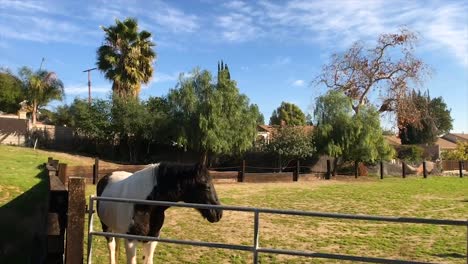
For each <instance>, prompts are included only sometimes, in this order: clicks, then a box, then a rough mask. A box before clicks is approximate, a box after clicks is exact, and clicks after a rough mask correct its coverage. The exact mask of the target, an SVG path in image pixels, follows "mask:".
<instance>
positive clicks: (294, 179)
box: [293, 160, 301, 181]
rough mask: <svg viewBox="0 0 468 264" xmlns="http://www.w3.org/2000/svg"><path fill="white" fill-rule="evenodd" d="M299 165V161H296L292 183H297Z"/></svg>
mask: <svg viewBox="0 0 468 264" xmlns="http://www.w3.org/2000/svg"><path fill="white" fill-rule="evenodd" d="M300 168H301V166H300V164H299V160H298V161H296V168H295V170H294V172H293V181H297V180H298V179H299V172H300Z"/></svg>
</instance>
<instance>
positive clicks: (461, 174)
mask: <svg viewBox="0 0 468 264" xmlns="http://www.w3.org/2000/svg"><path fill="white" fill-rule="evenodd" d="M458 169H459V171H460V178H463V161H462V160H459V161H458Z"/></svg>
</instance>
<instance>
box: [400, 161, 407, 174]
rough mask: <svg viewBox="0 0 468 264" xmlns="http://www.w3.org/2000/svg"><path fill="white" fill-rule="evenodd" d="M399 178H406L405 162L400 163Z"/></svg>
mask: <svg viewBox="0 0 468 264" xmlns="http://www.w3.org/2000/svg"><path fill="white" fill-rule="evenodd" d="M401 177H402V178H406V167H405V162H404V161H402V162H401Z"/></svg>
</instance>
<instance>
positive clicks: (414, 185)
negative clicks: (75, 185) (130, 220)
mask: <svg viewBox="0 0 468 264" xmlns="http://www.w3.org/2000/svg"><path fill="white" fill-rule="evenodd" d="M49 156H53V157H54V158H57V159H59V160H60V161H61V162H66V163H68V164H69V165H78V164H80V161H79V160H77V159H74V158H73V157H70V156H68V155H61V154H57V153H52V154H51V153H48V152H43V151H34V150H31V149H27V148H18V147H10V146H2V145H0V160H1V161H2V165H3V166H2V167H0V206H1V207H0V216H1V217H0V234H2V235H1V236H0V263H28V262H29V259H30V254H31V249H33V248H35V247H37V246H38V245H37V244H33V239H34V232H36V230H35V227H36V226H37V225H38V222H37V216H38V212H40V210H41V209H43V208H44V205H45V202H46V201H45V195H44V194H45V190H46V187H47V185H46V181H45V180H44V179H45V175H41V174H40V172H41V170H40V169H39V167H38V166H39V165H41V164H43V163H44V162H45V161H46V160H47V157H49ZM216 188H217V191H218V195H219V197H220V198H221V201H222V203H223V204H227V205H244V206H252V207H267V208H282V209H298V210H307V211H323V212H339V213H353V214H354V213H359V214H376V215H388V216H406V217H428V218H446V219H465V220H466V218H467V217H468V179H467V178H466V177H465V178H463V179H460V178H458V177H436V176H429V178H428V179H422V177H418V178H416V177H412V178H407V179H400V178H391V177H389V178H386V179H384V180H383V181H380V180H377V179H375V178H370V179H369V181H354V180H352V179H350V180H349V181H333V180H332V181H311V182H297V183H275V184H273V183H272V184H218V185H216ZM94 193H95V186H87V194H88V195H90V194H94ZM94 224H95V227H96V229H98V230H99V229H100V225H99V222H98V219H97V218H96V220H95V223H94ZM260 228H261V229H260V246H262V247H274V248H282V249H295V250H309V251H315V252H325V253H337V254H351V255H365V256H374V257H384V258H395V259H406V260H416V261H432V262H438V263H466V254H467V253H466V236H467V234H466V227H451V226H432V225H421V224H401V223H384V222H371V221H352V220H335V219H325V218H306V217H295V216H274V215H263V214H262V215H261V217H260ZM162 237H165V238H176V239H187V240H201V241H209V242H222V243H232V244H242V245H252V241H253V215H252V214H248V213H238V212H229V211H225V212H224V216H223V219H222V220H221V221H220V222H219V223H215V224H210V223H208V222H207V221H205V220H203V219H202V218H201V217H200V215H199V213H198V212H196V211H195V210H193V209H187V208H170V209H169V210H168V211H167V212H166V223H165V225H164V227H163V230H162ZM93 247H94V254H93V256H94V263H107V247H106V243H105V239H104V238H103V237H95V238H94V240H93ZM85 248H86V245H85ZM121 251H122V252H121V258H120V259H121V261H122V260H123V259H124V253H123V251H124V247H123V245H122V246H121ZM5 254H10V255H12V256H13V258H10V259H6V261H5V258H2V257H4V256H5ZM141 255H142V253H141V250H139V256H140V257H141ZM260 260H261V263H344V262H342V261H336V262H333V261H330V260H323V259H307V258H295V257H288V256H281V255H270V254H260ZM155 261H157V262H158V263H251V261H252V255H251V254H250V253H248V252H241V251H230V250H218V249H208V248H201V247H191V246H181V245H172V244H164V243H160V244H159V245H158V247H157V251H156V254H155Z"/></svg>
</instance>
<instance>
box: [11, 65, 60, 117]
mask: <svg viewBox="0 0 468 264" xmlns="http://www.w3.org/2000/svg"><path fill="white" fill-rule="evenodd" d="M20 76H21V80H22V83H23V87H24V89H25V97H26V100H28V104H29V105H30V107H31V113H32V123H33V124H36V120H37V110H38V109H39V108H40V107H41V106H45V105H47V104H48V103H49V102H50V101H52V100H61V99H62V98H63V95H64V90H63V83H62V81H61V80H60V79H59V78H58V76H57V75H56V74H55V73H54V72H49V71H46V70H41V69H39V70H38V71H36V72H33V70H31V69H30V68H28V67H23V68H21V69H20Z"/></svg>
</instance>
